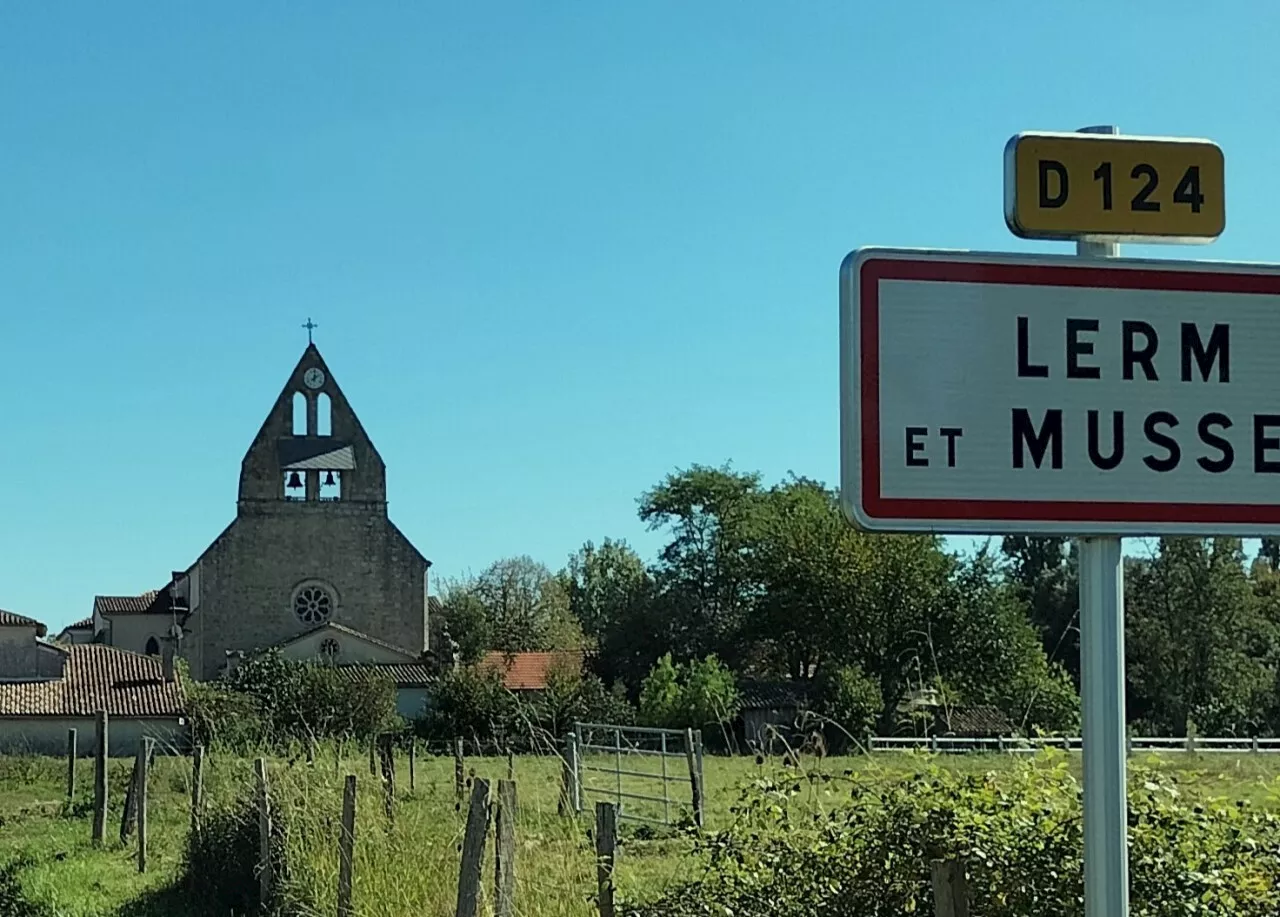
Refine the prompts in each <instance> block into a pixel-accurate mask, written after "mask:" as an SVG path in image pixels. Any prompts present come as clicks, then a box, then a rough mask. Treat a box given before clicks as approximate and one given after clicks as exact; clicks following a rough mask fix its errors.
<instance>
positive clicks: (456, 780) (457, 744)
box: [453, 737, 467, 799]
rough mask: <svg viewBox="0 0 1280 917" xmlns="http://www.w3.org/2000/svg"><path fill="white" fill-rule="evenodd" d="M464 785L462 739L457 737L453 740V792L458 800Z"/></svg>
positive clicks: (464, 766)
mask: <svg viewBox="0 0 1280 917" xmlns="http://www.w3.org/2000/svg"><path fill="white" fill-rule="evenodd" d="M466 783H467V774H466V764H465V763H464V761H463V758H462V738H461V737H459V738H456V739H454V740H453V792H454V795H455V796H457V797H458V798H459V799H461V798H462V791H463V790H464V789H465V788H466Z"/></svg>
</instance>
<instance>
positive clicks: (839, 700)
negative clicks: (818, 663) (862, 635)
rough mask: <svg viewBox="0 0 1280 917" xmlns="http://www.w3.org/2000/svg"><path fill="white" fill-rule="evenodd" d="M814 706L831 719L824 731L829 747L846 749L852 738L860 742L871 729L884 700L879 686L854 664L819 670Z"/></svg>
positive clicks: (878, 715)
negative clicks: (828, 727) (830, 725)
mask: <svg viewBox="0 0 1280 917" xmlns="http://www.w3.org/2000/svg"><path fill="white" fill-rule="evenodd" d="M816 687H817V698H816V703H815V705H814V706H815V709H816V711H817V712H818V713H820V714H821V715H822V716H824V717H826V718H827V719H828V720H830V721H831V724H832V728H830V729H828V730H826V732H827V741H828V745H829V747H831V748H832V749H833V750H836V749H843V748H846V747H847V745H848V743H849V742H851V741H861V740H862V738H863V736H865V735H867V734H868V733H869V732H871V730H872V728H873V727H874V726H875V724H876V721H877V720H878V719H879V718H880V711H881V709H882V708H883V707H884V700H883V698H882V696H881V693H880V685H878V684H877V683H876V682H875V681H874V680H873V679H871V678H868V677H867V676H866V675H865V674H864V673H863V671H862V669H860V668H858V667H857V666H856V665H851V666H841V667H839V668H831V669H825V668H824V669H820V670H819V671H818V678H817V685H816Z"/></svg>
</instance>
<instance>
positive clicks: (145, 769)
mask: <svg viewBox="0 0 1280 917" xmlns="http://www.w3.org/2000/svg"><path fill="white" fill-rule="evenodd" d="M155 744H156V740H155V739H151V738H144V739H143V740H142V743H141V745H142V747H141V748H139V749H138V761H139V770H138V786H137V788H136V792H137V800H138V872H146V871H147V778H148V777H149V776H150V774H151V756H152V755H153V754H154V753H155Z"/></svg>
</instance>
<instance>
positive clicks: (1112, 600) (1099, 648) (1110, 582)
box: [1076, 126, 1129, 917]
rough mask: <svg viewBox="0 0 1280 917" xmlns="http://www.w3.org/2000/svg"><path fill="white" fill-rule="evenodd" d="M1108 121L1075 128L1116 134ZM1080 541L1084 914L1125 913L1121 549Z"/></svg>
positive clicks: (1109, 253) (1080, 247)
mask: <svg viewBox="0 0 1280 917" xmlns="http://www.w3.org/2000/svg"><path fill="white" fill-rule="evenodd" d="M1119 132H1120V131H1119V129H1118V128H1116V127H1113V126H1106V127H1086V128H1083V129H1081V131H1080V133H1087V134H1118V133H1119ZM1076 255H1077V256H1078V257H1080V258H1117V257H1119V256H1120V246H1119V245H1118V244H1116V243H1113V242H1083V241H1082V242H1077V243H1076ZM1079 546H1080V694H1081V698H1080V702H1081V708H1082V713H1083V727H1084V729H1083V739H1084V747H1083V749H1082V754H1083V756H1084V913H1085V917H1129V833H1128V832H1129V803H1128V799H1129V796H1128V771H1127V766H1126V765H1127V762H1126V760H1125V711H1124V553H1123V551H1122V550H1121V547H1122V545H1121V541H1120V537H1119V536H1118V535H1104V536H1099V537H1083V538H1080V539H1079Z"/></svg>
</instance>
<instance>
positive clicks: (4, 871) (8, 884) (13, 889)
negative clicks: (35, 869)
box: [0, 858, 53, 917]
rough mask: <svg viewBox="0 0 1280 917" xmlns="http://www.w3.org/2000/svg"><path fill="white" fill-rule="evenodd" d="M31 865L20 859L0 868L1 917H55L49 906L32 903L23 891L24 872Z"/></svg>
mask: <svg viewBox="0 0 1280 917" xmlns="http://www.w3.org/2000/svg"><path fill="white" fill-rule="evenodd" d="M31 865H32V861H31V860H30V859H27V858H20V859H16V860H10V861H9V862H7V863H5V864H4V865H3V866H0V917H53V911H52V910H51V909H50V908H49V907H48V905H45V904H37V903H36V902H34V901H31V900H30V899H28V898H27V896H26V893H25V892H24V891H23V890H22V871H23V870H24V869H26V868H27V867H29V866H31Z"/></svg>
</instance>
